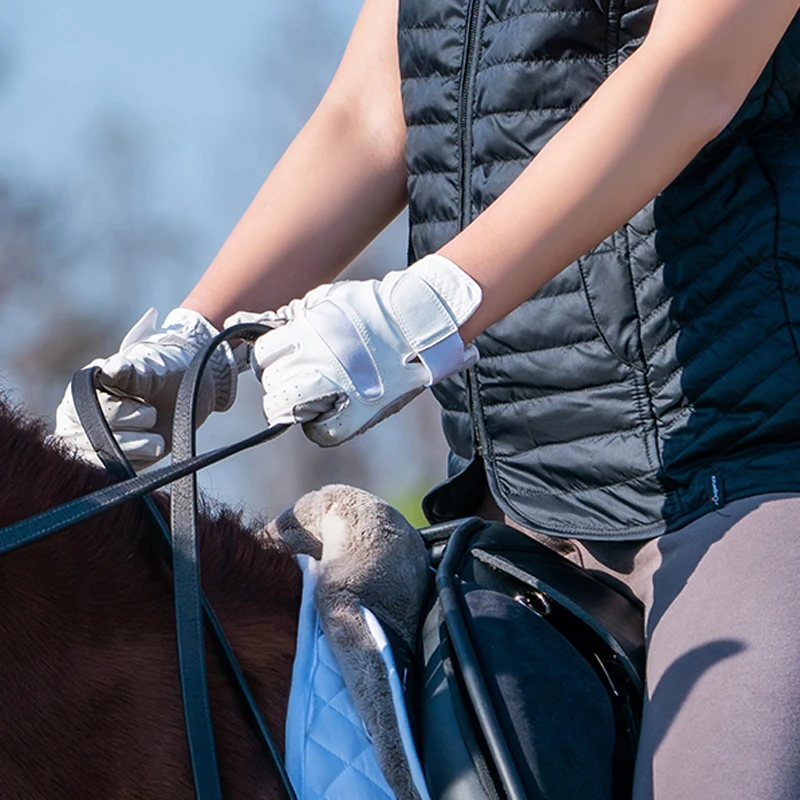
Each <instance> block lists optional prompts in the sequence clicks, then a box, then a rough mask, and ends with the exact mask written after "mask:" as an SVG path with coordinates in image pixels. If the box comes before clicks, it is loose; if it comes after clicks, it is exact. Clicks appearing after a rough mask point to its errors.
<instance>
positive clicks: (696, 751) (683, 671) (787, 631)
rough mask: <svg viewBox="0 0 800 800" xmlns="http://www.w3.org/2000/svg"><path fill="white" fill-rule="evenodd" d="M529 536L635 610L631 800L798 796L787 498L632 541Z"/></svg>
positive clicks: (799, 681) (794, 505) (799, 516)
mask: <svg viewBox="0 0 800 800" xmlns="http://www.w3.org/2000/svg"><path fill="white" fill-rule="evenodd" d="M507 521H508V520H507ZM536 538H539V539H541V540H543V541H545V542H546V543H548V544H551V545H552V546H553V547H554V549H557V550H558V551H559V552H561V553H562V554H563V555H566V556H567V557H568V558H570V559H572V560H574V561H576V562H577V563H579V564H581V565H582V566H583V567H584V568H585V569H587V570H589V571H590V572H592V573H593V574H594V575H596V576H597V577H598V578H600V579H601V580H604V581H605V582H607V583H609V584H611V585H613V586H615V587H616V588H618V589H620V590H621V591H623V592H626V593H629V594H632V595H634V596H635V597H637V598H638V599H639V600H640V601H641V602H642V603H643V604H644V608H645V624H646V642H647V675H646V682H647V691H646V699H645V706H644V713H643V718H642V734H641V740H640V745H639V752H638V757H637V766H636V774H635V778H634V791H633V800H798V798H800V495H798V494H767V495H760V496H757V497H751V498H747V499H744V500H738V501H734V502H732V503H730V504H728V505H727V506H725V507H724V508H722V509H720V510H719V511H715V512H713V513H710V514H707V515H706V516H704V517H702V518H701V519H699V520H696V521H695V522H693V523H691V524H689V525H688V526H686V527H684V528H682V529H681V530H679V531H676V532H674V533H669V534H665V535H663V536H660V537H657V538H655V539H649V540H647V541H644V542H641V541H636V542H595V541H585V540H583V541H577V540H571V539H570V540H563V539H562V540H553V539H552V538H550V537H542V536H541V535H537V537H536Z"/></svg>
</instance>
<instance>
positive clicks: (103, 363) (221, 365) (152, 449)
mask: <svg viewBox="0 0 800 800" xmlns="http://www.w3.org/2000/svg"><path fill="white" fill-rule="evenodd" d="M157 317H158V312H157V311H156V310H155V309H154V308H151V309H149V310H148V311H147V312H146V313H145V314H144V316H143V317H142V318H141V319H140V320H139V321H138V322H137V323H136V324H135V325H134V326H133V328H131V330H130V331H129V332H128V333H127V334H126V336H125V338H124V339H123V340H122V343H121V344H120V349H119V352H118V353H116V354H114V355H112V356H111V357H110V358H107V359H105V360H103V359H99V360H95V361H93V362H92V363H91V364H89V365H88V366H99V367H100V373H99V375H98V382H99V384H100V386H101V391H99V392H98V395H99V399H100V405H101V407H102V408H103V413H104V414H105V416H106V419H107V420H108V423H109V425H110V426H111V429H112V431H114V435H115V437H116V439H117V441H118V442H119V445H120V447H121V448H122V451H123V453H125V455H126V456H127V457H128V459H129V460H130V462H131V464H132V465H133V467H134V468H135V469H137V470H138V469H143V468H144V467H147V466H150V465H151V464H153V463H155V462H156V461H158V460H159V459H160V458H162V457H163V456H165V455H166V454H167V453H168V452H169V450H170V448H171V445H172V418H173V414H174V410H175V399H176V397H177V395H178V387H179V386H180V382H181V379H182V378H183V375H184V373H185V372H186V369H187V368H188V366H189V364H190V363H191V361H192V359H193V358H194V356H195V355H196V354H197V353H198V352H199V351H200V349H201V348H202V347H203V346H204V345H205V344H206V343H207V342H209V341H210V340H211V339H212V338H213V337H214V336H216V335H217V333H218V331H217V329H216V328H215V327H214V326H213V325H212V324H211V323H210V322H208V320H206V319H205V317H203V316H202V315H200V314H198V313H197V312H196V311H191V310H190V309H186V308H177V309H175V310H173V311H171V312H170V313H169V314H168V315H167V317H166V319H165V320H164V324H163V325H162V326H161V327H160V328H157V327H156V320H157ZM243 366H246V365H240V364H237V360H236V357H235V356H234V354H233V352H232V350H231V347H230V345H228V343H227V342H225V343H224V344H222V345H221V346H220V347H218V348H217V349H216V351H215V352H214V354H213V355H212V357H211V360H210V361H209V363H208V365H207V367H206V369H205V373H204V375H203V379H202V381H201V385H200V393H199V398H198V403H197V409H196V419H197V424H198V425H201V424H202V423H203V422H204V421H205V420H206V418H207V417H208V415H209V414H210V413H211V412H212V411H226V410H227V409H228V408H230V407H231V406H232V405H233V401H234V399H235V398H236V382H237V377H238V374H239V372H240V371H241V368H242V367H243ZM54 436H55V437H57V438H60V439H62V440H64V441H66V442H67V443H69V444H70V445H72V446H73V447H74V448H75V449H76V450H77V451H78V453H79V454H80V455H81V456H83V457H84V458H86V459H88V460H90V461H93V462H95V463H97V457H96V455H95V453H94V449H93V448H92V447H91V445H90V444H89V441H88V439H87V438H86V434H85V433H84V432H83V427H82V425H81V424H80V421H79V420H78V415H77V412H76V410H75V404H74V402H73V399H72V392H71V389H70V387H69V386H67V389H66V392H65V393H64V398H63V400H62V401H61V403H60V404H59V406H58V408H57V409H56V429H55V432H54Z"/></svg>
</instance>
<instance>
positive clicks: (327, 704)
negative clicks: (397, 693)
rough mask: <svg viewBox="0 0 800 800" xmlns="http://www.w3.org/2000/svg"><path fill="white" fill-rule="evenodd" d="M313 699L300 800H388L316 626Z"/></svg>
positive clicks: (390, 797) (391, 799) (366, 740)
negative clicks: (365, 799) (302, 794)
mask: <svg viewBox="0 0 800 800" xmlns="http://www.w3.org/2000/svg"><path fill="white" fill-rule="evenodd" d="M315 655H316V659H315V667H314V674H313V677H312V681H313V694H312V696H311V698H310V700H309V705H308V709H307V712H308V715H307V719H306V752H305V788H306V793H305V796H304V798H303V799H302V800H353V798H356V797H358V798H369V800H394V793H393V792H392V791H391V789H390V788H389V786H388V784H387V783H386V779H385V778H384V777H383V774H382V773H381V771H380V769H379V768H378V765H377V762H376V761H375V755H374V751H373V750H372V745H371V744H370V741H369V738H368V736H367V734H366V731H365V730H364V726H363V723H362V722H361V719H360V717H359V716H358V714H357V712H356V710H355V708H354V706H353V702H352V700H351V699H350V695H349V693H348V691H347V689H346V687H345V685H344V680H343V679H342V676H341V674H340V673H339V669H338V666H337V664H336V661H335V659H334V657H333V654H332V653H331V650H330V648H329V647H328V644H327V641H326V640H325V637H324V636H323V634H322V631H321V629H320V628H319V626H318V625H317V646H316V653H315Z"/></svg>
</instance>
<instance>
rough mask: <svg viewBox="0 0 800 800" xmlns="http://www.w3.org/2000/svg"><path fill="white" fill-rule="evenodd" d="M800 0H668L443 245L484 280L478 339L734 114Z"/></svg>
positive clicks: (644, 198) (469, 326) (471, 327)
mask: <svg viewBox="0 0 800 800" xmlns="http://www.w3.org/2000/svg"><path fill="white" fill-rule="evenodd" d="M798 6H800V3H798V0H703V2H701V3H697V2H696V0H661V2H660V3H659V5H658V8H657V10H656V12H655V15H654V18H653V23H652V26H651V30H650V33H649V34H648V36H647V38H646V40H645V42H644V43H643V44H642V46H641V47H640V48H639V49H638V50H637V51H636V52H635V53H634V54H633V55H632V56H631V57H630V58H628V60H627V61H625V62H624V63H623V64H622V65H621V66H620V67H619V68H618V69H617V70H615V71H614V72H613V73H612V74H611V76H609V78H608V79H607V80H606V81H605V82H604V83H603V84H602V85H601V86H600V87H599V89H598V90H597V91H596V92H595V93H594V94H593V95H592V97H591V98H590V99H589V100H588V101H587V102H586V103H585V104H584V105H583V107H582V108H581V109H580V111H579V112H578V113H577V114H576V115H575V116H574V117H573V118H572V119H571V120H570V121H569V122H568V123H567V124H566V125H565V126H564V127H563V128H562V129H561V130H560V131H559V132H558V133H557V134H556V135H555V136H554V137H553V138H552V139H551V140H550V141H549V142H548V143H547V145H546V146H545V147H544V148H543V149H542V151H541V152H540V153H539V155H538V156H537V157H536V158H535V159H533V161H532V162H531V163H530V164H529V165H528V167H527V168H526V169H525V170H524V172H523V173H522V174H521V175H520V176H519V177H518V178H517V180H516V181H514V183H513V184H512V185H511V186H510V187H509V188H508V189H507V190H506V192H505V193H504V194H503V195H501V196H500V197H499V198H498V199H497V200H496V201H495V203H494V204H493V205H491V206H490V207H489V208H488V209H487V210H486V211H485V212H484V213H483V214H481V215H480V216H479V217H478V218H477V219H475V220H474V221H473V222H472V223H471V224H470V225H469V226H467V227H466V228H465V229H464V230H463V231H462V232H461V233H460V234H459V235H458V236H456V237H455V238H454V239H453V240H452V241H450V242H449V243H448V244H447V245H445V246H444V247H443V248H442V249H441V250H440V251H439V252H440V253H441V254H442V255H445V256H447V257H448V258H450V259H452V260H453V261H454V262H455V263H456V264H458V265H459V266H460V267H461V268H462V269H464V270H465V271H466V272H467V273H469V274H470V275H471V276H472V277H473V278H475V280H477V281H478V283H480V284H481V286H482V287H483V290H484V300H483V303H482V304H481V306H480V308H479V309H478V310H477V312H476V313H475V315H474V316H473V317H472V318H471V319H470V320H469V321H468V322H467V323H466V324H465V325H464V326H463V327H462V328H461V335H462V338H463V339H464V340H465V341H470V340H471V339H472V338H474V337H475V336H476V335H477V334H478V333H480V332H481V331H483V330H484V329H485V328H487V327H488V326H489V325H491V324H492V323H493V322H495V321H496V320H498V319H499V318H500V317H502V316H504V315H505V314H507V313H508V312H509V311H511V310H512V309H514V308H516V306H518V305H519V304H520V303H522V302H523V301H524V300H525V299H526V298H528V297H530V295H531V294H532V293H533V292H534V291H536V290H537V289H538V288H539V287H541V286H542V285H543V284H544V283H546V282H547V281H548V280H549V279H550V278H552V277H553V276H554V275H556V274H557V273H558V272H559V271H560V270H562V269H563V268H564V267H566V266H567V265H568V264H570V263H571V262H572V261H574V260H575V259H576V258H578V257H579V256H581V255H583V254H584V253H586V252H587V251H588V250H590V249H591V248H592V247H594V246H596V245H597V244H599V243H600V242H602V241H603V240H604V239H605V238H606V237H607V236H609V235H610V234H611V233H613V232H614V231H615V230H616V229H617V228H619V227H620V226H621V225H622V224H623V223H624V222H626V221H627V220H628V219H630V218H631V217H632V216H633V215H634V214H635V213H636V212H637V211H638V210H639V209H641V208H642V207H643V206H644V205H645V204H646V203H647V202H649V201H650V200H651V199H652V198H654V197H655V196H656V195H657V194H658V193H659V192H660V191H662V190H663V189H664V188H665V187H666V186H667V185H668V184H669V183H670V182H671V181H672V180H673V179H674V178H675V177H676V176H677V175H678V174H679V173H680V172H681V170H683V168H684V167H685V166H686V165H687V164H688V163H689V161H691V159H692V158H693V157H694V156H695V155H696V154H697V153H698V152H699V150H700V149H701V148H702V147H703V145H704V144H706V143H707V142H708V141H709V140H710V139H712V138H713V137H714V136H716V135H717V133H719V132H720V131H721V130H722V128H723V127H724V126H725V125H726V124H727V123H728V122H729V121H730V120H731V119H732V117H733V115H734V114H735V112H736V111H737V110H738V108H739V107H740V106H741V104H742V102H743V101H744V99H745V97H746V95H747V92H748V91H749V90H750V88H751V87H752V85H753V84H754V83H755V81H756V79H757V78H758V76H759V74H760V73H761V71H762V70H763V68H764V66H765V64H766V62H767V61H768V60H769V57H770V55H771V54H772V52H773V50H774V49H775V47H776V45H777V44H778V41H779V40H780V37H781V36H782V35H783V33H784V31H785V29H786V28H787V27H788V25H789V23H790V22H791V20H792V17H793V16H794V14H795V13H796V12H797V9H798Z"/></svg>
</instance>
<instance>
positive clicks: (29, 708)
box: [0, 402, 301, 800]
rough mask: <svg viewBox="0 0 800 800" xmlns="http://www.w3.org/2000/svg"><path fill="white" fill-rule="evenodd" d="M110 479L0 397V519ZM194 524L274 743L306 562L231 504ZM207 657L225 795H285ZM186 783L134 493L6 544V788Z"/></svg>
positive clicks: (1, 660)
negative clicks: (9, 548) (24, 542)
mask: <svg viewBox="0 0 800 800" xmlns="http://www.w3.org/2000/svg"><path fill="white" fill-rule="evenodd" d="M106 483H108V480H107V478H106V476H105V474H104V472H103V471H102V470H100V469H96V468H94V467H92V466H90V465H87V464H85V463H83V462H81V461H78V460H76V459H74V458H72V457H70V456H69V455H68V454H66V453H64V452H63V451H62V450H60V449H59V448H58V447H54V446H50V445H46V444H45V443H44V437H43V430H42V427H41V425H40V424H38V423H35V422H31V421H30V420H27V419H25V418H24V417H23V416H22V415H21V414H19V413H17V412H15V411H13V410H11V409H10V408H9V407H8V405H6V404H4V403H2V402H0V527H2V526H5V525H8V524H10V523H13V522H16V521H18V520H21V519H24V518H26V517H29V516H32V515H33V514H35V513H37V512H39V511H42V510H44V509H46V508H50V507H52V506H55V505H58V504H61V503H64V502H66V501H68V500H71V499H73V498H75V497H79V496H82V495H85V494H87V493H89V492H91V491H93V490H94V489H97V488H99V487H101V486H103V485H105V484H106ZM162 501H163V498H162ZM199 534H200V549H201V564H202V575H203V586H204V588H205V591H206V594H207V595H208V597H209V599H210V601H211V603H212V605H213V606H214V608H215V610H216V611H217V614H218V615H219V617H220V619H221V621H222V624H223V626H224V628H225V631H226V633H227V635H228V637H229V639H230V641H231V644H232V646H233V648H234V650H235V651H236V654H237V656H238V658H239V660H240V662H241V664H242V668H243V670H244V672H245V674H246V676H247V678H248V680H249V681H250V685H251V687H252V689H253V691H254V693H255V695H256V697H257V699H258V702H259V704H260V707H261V709H262V711H263V713H264V715H265V718H266V720H267V724H268V725H269V726H270V729H271V731H272V732H273V734H274V736H275V738H276V740H277V741H278V743H279V746H281V747H282V743H283V731H284V720H285V715H286V703H287V699H288V696H289V685H290V681H291V671H292V661H293V657H294V650H295V635H296V624H297V614H298V609H299V603H300V593H301V575H300V571H299V569H298V567H297V564H296V561H295V559H294V557H293V556H292V554H291V553H290V552H289V551H288V550H286V549H285V548H284V547H283V546H281V545H277V544H274V543H273V542H271V541H269V540H267V539H265V538H263V536H262V537H259V536H258V535H257V533H256V531H255V530H252V529H248V528H246V527H245V526H244V525H243V524H242V522H241V520H240V519H239V517H238V516H236V515H235V514H234V513H232V512H231V511H229V510H224V509H223V510H218V511H214V512H209V511H206V512H204V513H203V515H202V521H201V523H200V526H199ZM208 670H209V684H210V692H211V710H212V715H213V718H214V728H215V732H216V738H217V748H218V754H219V760H220V770H221V777H222V784H223V794H224V796H225V797H231V798H237V800H249V798H252V799H253V800H256V798H258V800H262V799H263V798H271V797H279V796H281V794H280V789H279V785H278V782H277V779H276V776H275V772H274V769H273V767H272V765H271V763H270V761H269V759H268V757H267V756H266V755H265V753H264V752H263V750H262V748H261V747H260V746H259V745H258V743H257V742H256V740H255V738H254V736H253V735H252V733H251V731H250V730H249V729H248V726H247V724H246V723H245V721H244V719H243V716H242V714H241V712H240V709H239V707H238V703H237V700H236V698H235V696H234V693H233V690H232V688H231V684H230V683H229V681H228V680H227V678H226V676H225V675H224V673H223V672H222V670H221V667H220V662H219V661H218V660H217V659H216V657H215V656H214V654H213V652H211V650H209V659H208ZM193 796H194V790H193V784H192V778H191V772H190V767H189V756H188V748H187V744H186V734H185V731H184V723H183V710H182V704H181V693H180V685H179V678H178V665H177V652H176V646H175V634H174V612H173V604H172V597H171V579H170V575H169V573H168V571H167V570H166V569H165V568H164V565H163V563H162V560H161V558H160V557H159V556H158V554H157V552H156V550H155V546H154V543H153V541H152V538H151V535H150V532H149V530H148V528H147V525H146V522H145V518H144V515H143V514H142V511H141V509H140V507H139V504H138V503H136V502H135V501H133V502H131V503H127V504H125V505H123V506H121V507H118V508H115V509H112V510H110V511H108V512H105V513H103V514H101V515H99V516H97V517H94V518H92V519H90V520H88V521H86V522H84V523H81V524H79V525H75V526H72V527H70V528H67V529H65V530H64V531H62V532H60V533H57V534H54V535H53V536H51V537H49V538H47V539H45V540H43V541H41V542H38V543H36V544H33V545H29V546H27V547H24V548H22V549H21V550H17V551H14V552H12V553H10V554H8V555H6V556H4V557H3V558H2V559H0V798H14V800H27V799H28V798H36V800H64V798H82V799H84V800H93V798H97V799H98V800H100V798H103V800H109V798H113V800H128V798H150V797H158V798H169V800H173V799H174V800H183V798H186V799H187V800H188V798H192V797H193Z"/></svg>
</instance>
